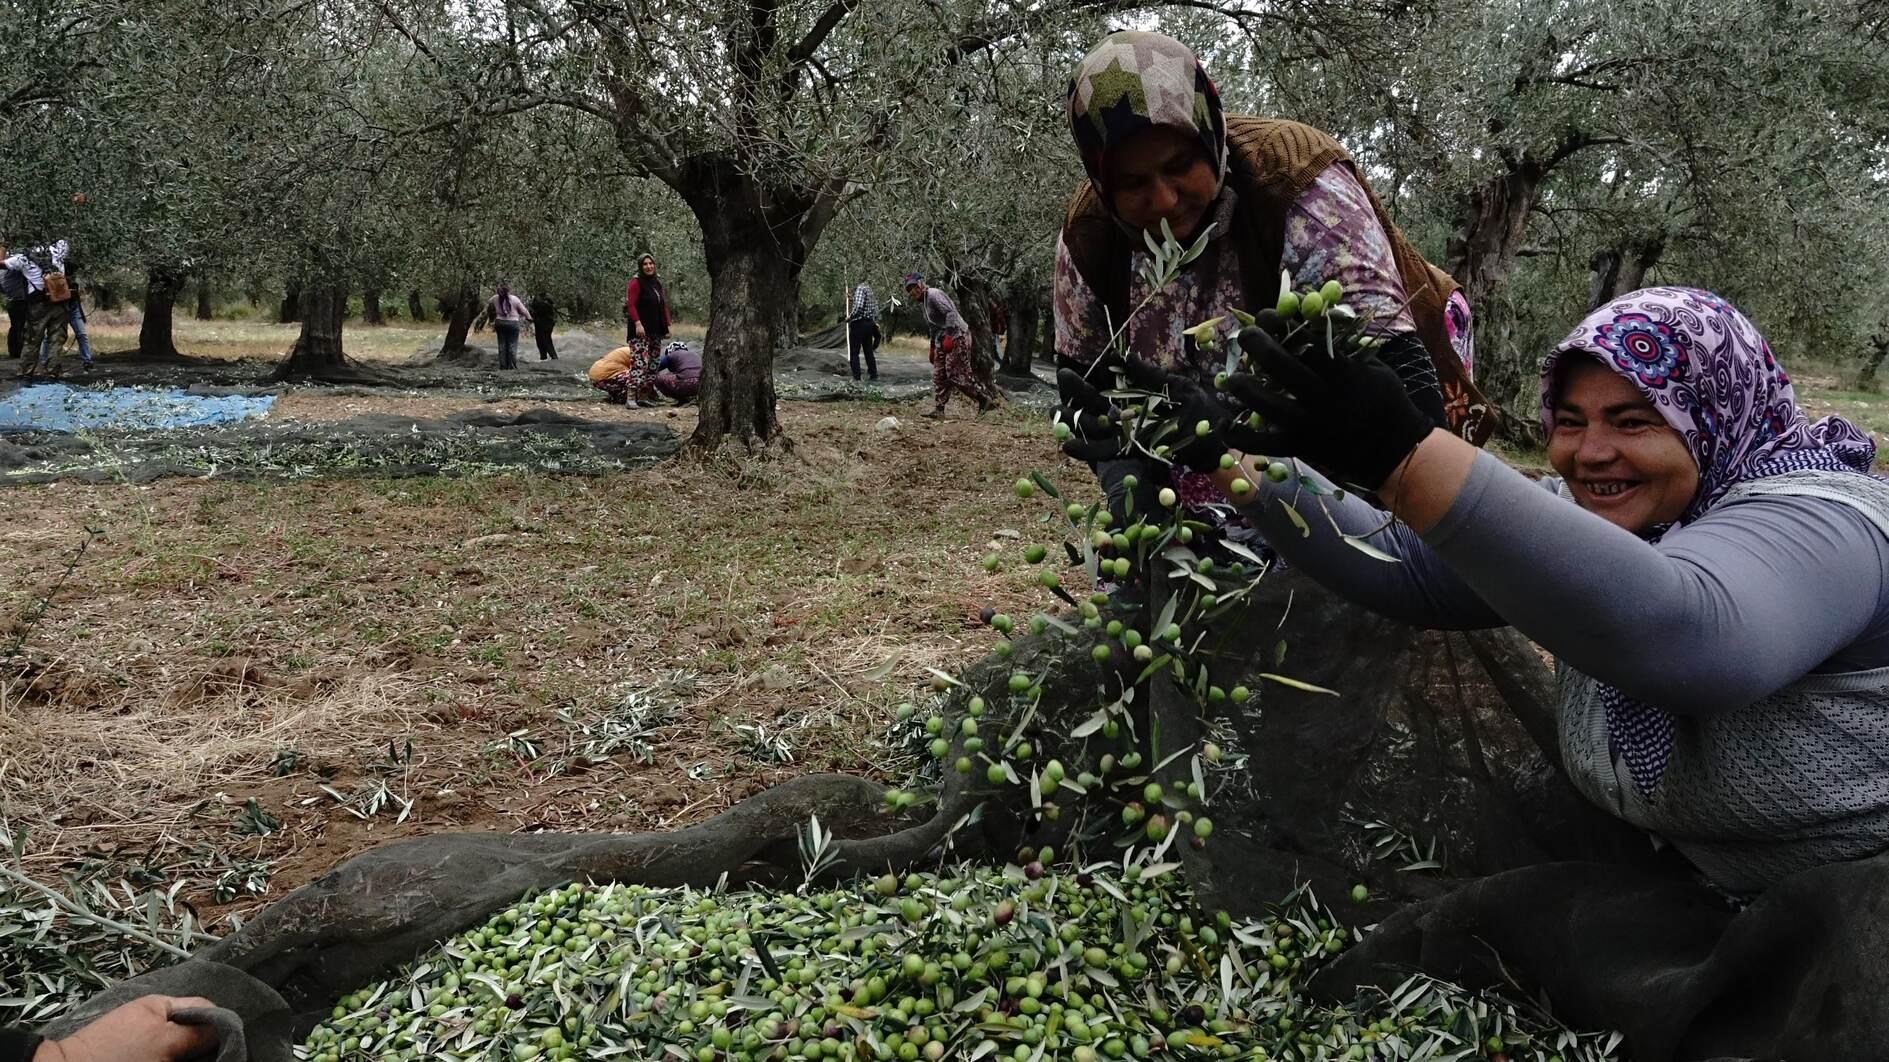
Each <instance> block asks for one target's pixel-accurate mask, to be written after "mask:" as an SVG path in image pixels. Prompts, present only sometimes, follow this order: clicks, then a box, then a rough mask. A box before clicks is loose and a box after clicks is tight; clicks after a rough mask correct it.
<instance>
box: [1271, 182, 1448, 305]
mask: <svg viewBox="0 0 1889 1062" xmlns="http://www.w3.org/2000/svg"><path fill="white" fill-rule="evenodd" d="M1280 265H1281V267H1282V268H1284V269H1285V270H1286V272H1288V273H1290V274H1291V275H1292V285H1293V287H1296V288H1299V289H1301V290H1303V289H1305V288H1315V287H1318V286H1319V285H1321V284H1323V283H1324V282H1325V281H1327V280H1336V281H1338V283H1340V284H1342V285H1344V288H1345V302H1347V303H1349V304H1350V305H1351V306H1352V307H1354V308H1355V309H1356V310H1357V311H1358V312H1359V313H1360V314H1362V315H1365V316H1367V317H1371V318H1373V319H1375V320H1378V321H1383V322H1386V324H1385V325H1384V326H1382V328H1381V330H1382V331H1383V332H1385V333H1387V334H1392V335H1395V334H1397V333H1400V332H1414V331H1416V330H1417V326H1416V323H1415V322H1414V321H1412V320H1411V317H1410V311H1409V310H1408V309H1407V308H1406V307H1405V295H1404V281H1403V277H1402V276H1401V275H1400V274H1399V273H1398V272H1397V261H1396V259H1395V258H1393V257H1392V255H1391V244H1390V237H1389V236H1388V235H1386V233H1385V232H1384V226H1382V225H1380V224H1379V223H1378V220H1377V212H1376V211H1375V210H1373V209H1371V198H1370V196H1369V195H1367V194H1366V193H1365V191H1364V185H1362V184H1360V183H1359V181H1358V178H1357V175H1356V174H1355V173H1353V172H1352V169H1351V167H1350V166H1348V165H1346V164H1344V163H1342V162H1340V163H1335V164H1333V165H1332V166H1330V167H1329V168H1327V169H1326V170H1325V172H1324V173H1321V174H1319V175H1318V178H1317V179H1316V180H1314V181H1313V182H1312V186H1311V187H1310V188H1307V189H1306V190H1305V193H1304V194H1303V195H1301V196H1299V201H1298V202H1296V203H1294V204H1292V209H1291V210H1289V211H1287V212H1286V239H1285V249H1284V252H1283V253H1282V254H1281V256H1280Z"/></svg>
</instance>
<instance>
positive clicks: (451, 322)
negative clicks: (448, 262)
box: [439, 284, 479, 354]
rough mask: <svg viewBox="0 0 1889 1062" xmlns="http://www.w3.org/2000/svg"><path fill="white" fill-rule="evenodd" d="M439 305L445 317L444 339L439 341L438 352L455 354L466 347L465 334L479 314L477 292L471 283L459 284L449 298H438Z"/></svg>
mask: <svg viewBox="0 0 1889 1062" xmlns="http://www.w3.org/2000/svg"><path fill="white" fill-rule="evenodd" d="M439 305H440V313H442V314H444V315H445V317H446V339H445V340H444V341H443V342H442V343H440V346H439V349H440V352H441V353H444V354H457V353H459V352H460V351H462V350H464V349H466V336H467V335H468V334H469V333H471V331H472V321H473V319H474V318H476V317H478V316H479V293H478V291H477V290H475V289H474V288H473V286H472V285H471V284H461V285H460V286H459V290H458V291H455V292H453V294H452V296H451V297H450V298H442V299H440V300H439Z"/></svg>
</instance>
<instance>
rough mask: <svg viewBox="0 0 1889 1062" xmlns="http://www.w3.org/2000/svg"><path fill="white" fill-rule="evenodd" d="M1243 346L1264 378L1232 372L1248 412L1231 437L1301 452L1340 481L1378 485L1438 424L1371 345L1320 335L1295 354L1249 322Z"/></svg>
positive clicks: (1232, 385) (1234, 441)
mask: <svg viewBox="0 0 1889 1062" xmlns="http://www.w3.org/2000/svg"><path fill="white" fill-rule="evenodd" d="M1240 349H1241V350H1242V351H1243V352H1245V353H1246V354H1247V356H1248V357H1250V358H1251V359H1252V360H1253V362H1255V363H1256V364H1257V366H1258V368H1259V369H1260V372H1261V374H1263V378H1262V377H1261V376H1255V375H1249V374H1246V373H1235V374H1234V375H1232V376H1229V377H1228V378H1227V381H1226V386H1227V391H1228V392H1229V393H1230V394H1232V396H1233V397H1234V400H1235V401H1236V402H1238V403H1239V405H1240V407H1241V413H1240V415H1239V416H1238V417H1236V418H1235V419H1234V420H1233V421H1232V422H1231V423H1230V424H1229V425H1228V426H1227V428H1226V430H1225V434H1224V438H1225V440H1226V442H1227V443H1228V444H1229V445H1231V446H1234V447H1237V448H1238V449H1240V450H1243V451H1245V452H1247V453H1253V454H1266V455H1268V456H1273V457H1302V458H1305V459H1306V460H1308V461H1310V462H1312V464H1314V465H1316V466H1318V467H1319V468H1321V469H1323V470H1325V471H1326V472H1328V473H1330V474H1331V475H1333V476H1334V477H1335V478H1337V479H1338V480H1339V481H1341V482H1344V483H1349V484H1352V485H1356V486H1362V487H1365V488H1367V489H1371V490H1375V489H1377V488H1378V487H1379V486H1381V485H1382V484H1383V482H1384V481H1385V480H1386V479H1389V478H1390V475H1391V473H1392V472H1394V471H1395V470H1396V469H1397V466H1399V465H1401V464H1403V462H1404V459H1405V458H1407V457H1409V456H1410V452H1411V451H1412V450H1415V449H1416V448H1417V444H1418V443H1420V442H1422V441H1423V439H1424V437H1425V436H1427V435H1429V434H1430V429H1431V428H1432V427H1434V424H1433V422H1432V421H1431V419H1430V417H1428V416H1426V415H1425V414H1424V413H1423V411H1422V410H1420V409H1418V408H1417V406H1416V404H1415V403H1413V402H1412V401H1411V400H1410V395H1409V393H1408V392H1407V391H1406V390H1405V388H1404V381H1403V380H1402V379H1400V378H1399V377H1398V375H1397V372H1396V371H1395V370H1393V369H1392V368H1391V367H1390V366H1388V365H1386V364H1384V362H1383V360H1382V359H1380V358H1379V357H1378V356H1377V355H1376V354H1375V353H1373V352H1372V351H1371V350H1370V349H1369V348H1361V349H1358V350H1355V351H1339V352H1338V353H1337V354H1336V355H1335V356H1334V355H1333V354H1329V353H1327V352H1326V350H1325V348H1324V347H1323V346H1321V345H1320V344H1317V343H1314V344H1312V345H1311V347H1309V348H1308V349H1307V350H1305V352H1304V353H1303V354H1301V355H1299V356H1294V355H1291V354H1288V353H1286V351H1285V349H1284V348H1283V347H1281V346H1280V345H1279V343H1278V342H1277V341H1276V340H1274V339H1273V338H1272V336H1271V335H1269V334H1267V333H1266V332H1265V331H1263V330H1261V329H1259V328H1245V329H1242V330H1241V332H1240ZM1251 413H1257V414H1259V416H1260V418H1261V421H1260V425H1259V426H1258V427H1253V426H1252V425H1251V424H1250V422H1249V421H1248V420H1247V419H1246V418H1247V417H1248V415H1250V414H1251Z"/></svg>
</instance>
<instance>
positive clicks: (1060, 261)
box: [1053, 236, 1110, 362]
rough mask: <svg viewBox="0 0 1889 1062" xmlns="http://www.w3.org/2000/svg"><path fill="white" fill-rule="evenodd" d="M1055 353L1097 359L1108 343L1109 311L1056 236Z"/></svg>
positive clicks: (1075, 358)
mask: <svg viewBox="0 0 1889 1062" xmlns="http://www.w3.org/2000/svg"><path fill="white" fill-rule="evenodd" d="M1053 312H1054V313H1055V315H1056V353H1058V354H1061V355H1063V356H1064V357H1066V358H1072V359H1074V360H1076V361H1079V362H1090V361H1094V360H1095V358H1096V357H1097V356H1098V355H1100V354H1101V353H1102V351H1103V350H1104V348H1106V347H1107V345H1108V339H1109V335H1110V331H1109V326H1108V311H1107V310H1105V309H1103V308H1102V300H1101V299H1099V298H1097V297H1096V295H1095V292H1094V291H1091V290H1090V289H1089V284H1088V282H1087V281H1085V280H1083V279H1082V274H1081V273H1079V272H1077V271H1076V263H1075V259H1073V258H1071V257H1070V255H1069V246H1068V245H1067V244H1065V243H1064V242H1063V238H1062V237H1061V236H1058V237H1056V282H1055V307H1054V310H1053Z"/></svg>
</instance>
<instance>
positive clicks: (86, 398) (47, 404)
mask: <svg viewBox="0 0 1889 1062" xmlns="http://www.w3.org/2000/svg"><path fill="white" fill-rule="evenodd" d="M274 404H275V396H274V395H193V394H189V393H187V392H185V391H183V390H182V389H180V388H175V387H168V388H164V387H101V388H90V387H72V386H69V385H67V384H61V383H46V384H34V385H32V386H29V387H22V388H20V389H19V390H18V391H15V392H13V393H12V394H10V395H6V396H4V397H0V431H25V430H33V431H66V432H71V431H85V430H88V429H94V430H95V429H101V428H109V429H113V430H119V431H140V430H142V431H154V430H160V429H164V428H194V427H199V426H202V425H206V424H232V423H235V422H236V421H239V420H248V419H250V418H251V417H260V416H262V415H263V414H265V413H267V412H269V407H270V406H273V405H274Z"/></svg>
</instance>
